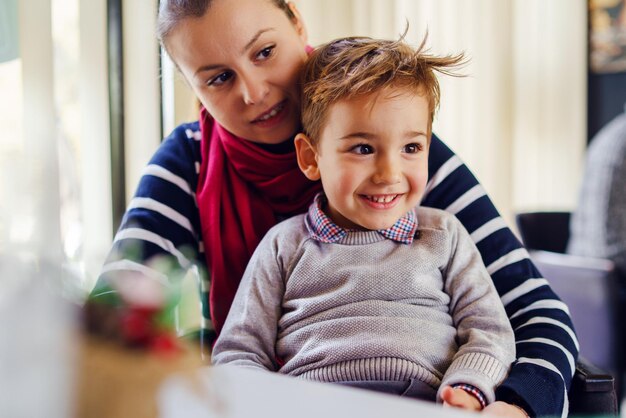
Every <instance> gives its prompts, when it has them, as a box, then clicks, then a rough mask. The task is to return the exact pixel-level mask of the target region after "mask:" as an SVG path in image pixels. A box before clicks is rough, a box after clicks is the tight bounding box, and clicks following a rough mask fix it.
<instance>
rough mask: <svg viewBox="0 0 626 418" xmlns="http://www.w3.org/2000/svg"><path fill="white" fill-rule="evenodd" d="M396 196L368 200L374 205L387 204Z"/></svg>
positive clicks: (375, 197)
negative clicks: (374, 203)
mask: <svg viewBox="0 0 626 418" xmlns="http://www.w3.org/2000/svg"><path fill="white" fill-rule="evenodd" d="M396 196H397V195H392V196H369V200H371V201H372V202H376V203H389V202H391V201H392V200H393V199H395V198H396Z"/></svg>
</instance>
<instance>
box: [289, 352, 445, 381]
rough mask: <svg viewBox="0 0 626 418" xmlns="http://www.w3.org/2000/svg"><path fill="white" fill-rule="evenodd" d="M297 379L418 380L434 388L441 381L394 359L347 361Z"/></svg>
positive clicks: (308, 372)
mask: <svg viewBox="0 0 626 418" xmlns="http://www.w3.org/2000/svg"><path fill="white" fill-rule="evenodd" d="M298 377H301V378H304V379H309V380H316V381H319V382H351V381H356V380H385V381H403V380H409V379H417V380H420V381H422V382H424V383H426V384H428V385H430V386H432V387H434V388H436V387H438V386H439V384H440V383H441V380H440V379H439V378H437V376H435V375H434V374H433V373H431V372H430V371H428V370H427V369H425V368H424V367H422V366H420V365H419V364H417V363H413V362H411V361H407V360H404V359H401V358H395V357H375V358H365V359H357V360H348V361H343V362H339V363H335V364H331V365H328V366H325V367H320V368H317V369H313V370H308V371H306V372H304V373H302V374H299V375H298Z"/></svg>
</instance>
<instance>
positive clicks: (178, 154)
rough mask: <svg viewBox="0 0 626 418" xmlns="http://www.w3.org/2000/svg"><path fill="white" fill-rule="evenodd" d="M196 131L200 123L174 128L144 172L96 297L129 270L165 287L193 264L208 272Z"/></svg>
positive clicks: (99, 282)
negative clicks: (200, 212)
mask: <svg viewBox="0 0 626 418" xmlns="http://www.w3.org/2000/svg"><path fill="white" fill-rule="evenodd" d="M197 129H198V128H197V123H195V124H188V125H181V126H179V127H178V128H176V129H175V130H174V131H173V132H172V134H171V135H170V136H169V137H168V138H166V139H165V140H164V142H163V143H162V144H161V145H160V147H159V149H158V150H157V151H156V153H155V154H154V156H153V157H152V159H151V161H150V163H149V164H148V165H147V166H146V168H145V169H144V172H143V175H142V177H141V180H140V182H139V185H138V187H137V190H136V192H135V196H134V197H133V199H132V200H131V202H130V204H129V205H128V207H127V209H126V213H125V214H124V217H123V219H122V223H121V225H120V227H119V229H118V231H117V234H116V235H115V239H114V241H113V245H112V248H111V250H110V252H109V254H108V256H107V258H106V261H105V262H104V266H103V268H102V272H101V274H100V277H99V278H98V282H97V283H96V287H95V289H94V290H93V291H92V297H98V295H99V294H100V293H101V292H100V289H101V288H103V289H105V288H106V286H107V284H108V282H109V281H110V280H111V278H112V277H117V276H120V275H123V274H125V273H128V272H132V273H137V272H138V273H141V274H145V275H148V276H150V277H153V278H155V279H156V280H159V281H161V282H162V283H164V284H165V285H167V284H168V283H169V281H170V280H172V279H173V278H176V277H179V278H182V276H183V275H184V274H185V272H186V271H187V269H189V268H190V267H191V266H193V265H196V266H200V267H201V270H205V269H204V266H205V265H206V264H205V261H204V256H203V254H202V253H201V251H202V250H201V248H202V244H201V240H200V239H199V234H200V223H199V218H198V207H197V205H196V198H195V195H196V193H195V190H196V185H197V180H198V173H197V169H196V167H197V166H199V163H200V161H199V160H200V143H199V136H198V135H195V134H194V132H196V131H197Z"/></svg>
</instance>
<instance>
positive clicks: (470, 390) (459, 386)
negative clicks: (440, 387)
mask: <svg viewBox="0 0 626 418" xmlns="http://www.w3.org/2000/svg"><path fill="white" fill-rule="evenodd" d="M452 387H453V388H454V389H462V390H464V391H465V392H467V393H469V394H470V395H472V396H473V397H475V398H476V399H478V402H479V403H480V409H485V407H486V406H487V398H485V395H483V393H482V392H481V391H480V390H479V389H478V388H476V387H474V386H472V385H468V384H467V383H456V384H454V385H452Z"/></svg>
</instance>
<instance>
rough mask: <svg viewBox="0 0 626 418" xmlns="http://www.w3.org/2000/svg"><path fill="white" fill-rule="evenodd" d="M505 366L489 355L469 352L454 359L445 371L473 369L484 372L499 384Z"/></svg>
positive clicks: (502, 377)
mask: <svg viewBox="0 0 626 418" xmlns="http://www.w3.org/2000/svg"><path fill="white" fill-rule="evenodd" d="M507 366H508V365H507ZM507 366H505V365H504V364H503V363H502V362H501V361H499V360H498V359H496V358H495V357H492V356H490V355H487V354H483V353H469V354H465V355H463V356H461V357H459V358H457V359H455V360H454V361H453V362H452V364H451V365H450V367H449V368H448V370H447V372H446V373H454V372H455V371H457V370H473V371H476V372H479V373H482V374H484V375H485V376H487V377H488V378H489V379H490V380H492V381H493V382H494V383H495V384H499V383H500V382H502V380H504V378H505V377H506V374H507V371H508V367H507Z"/></svg>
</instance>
